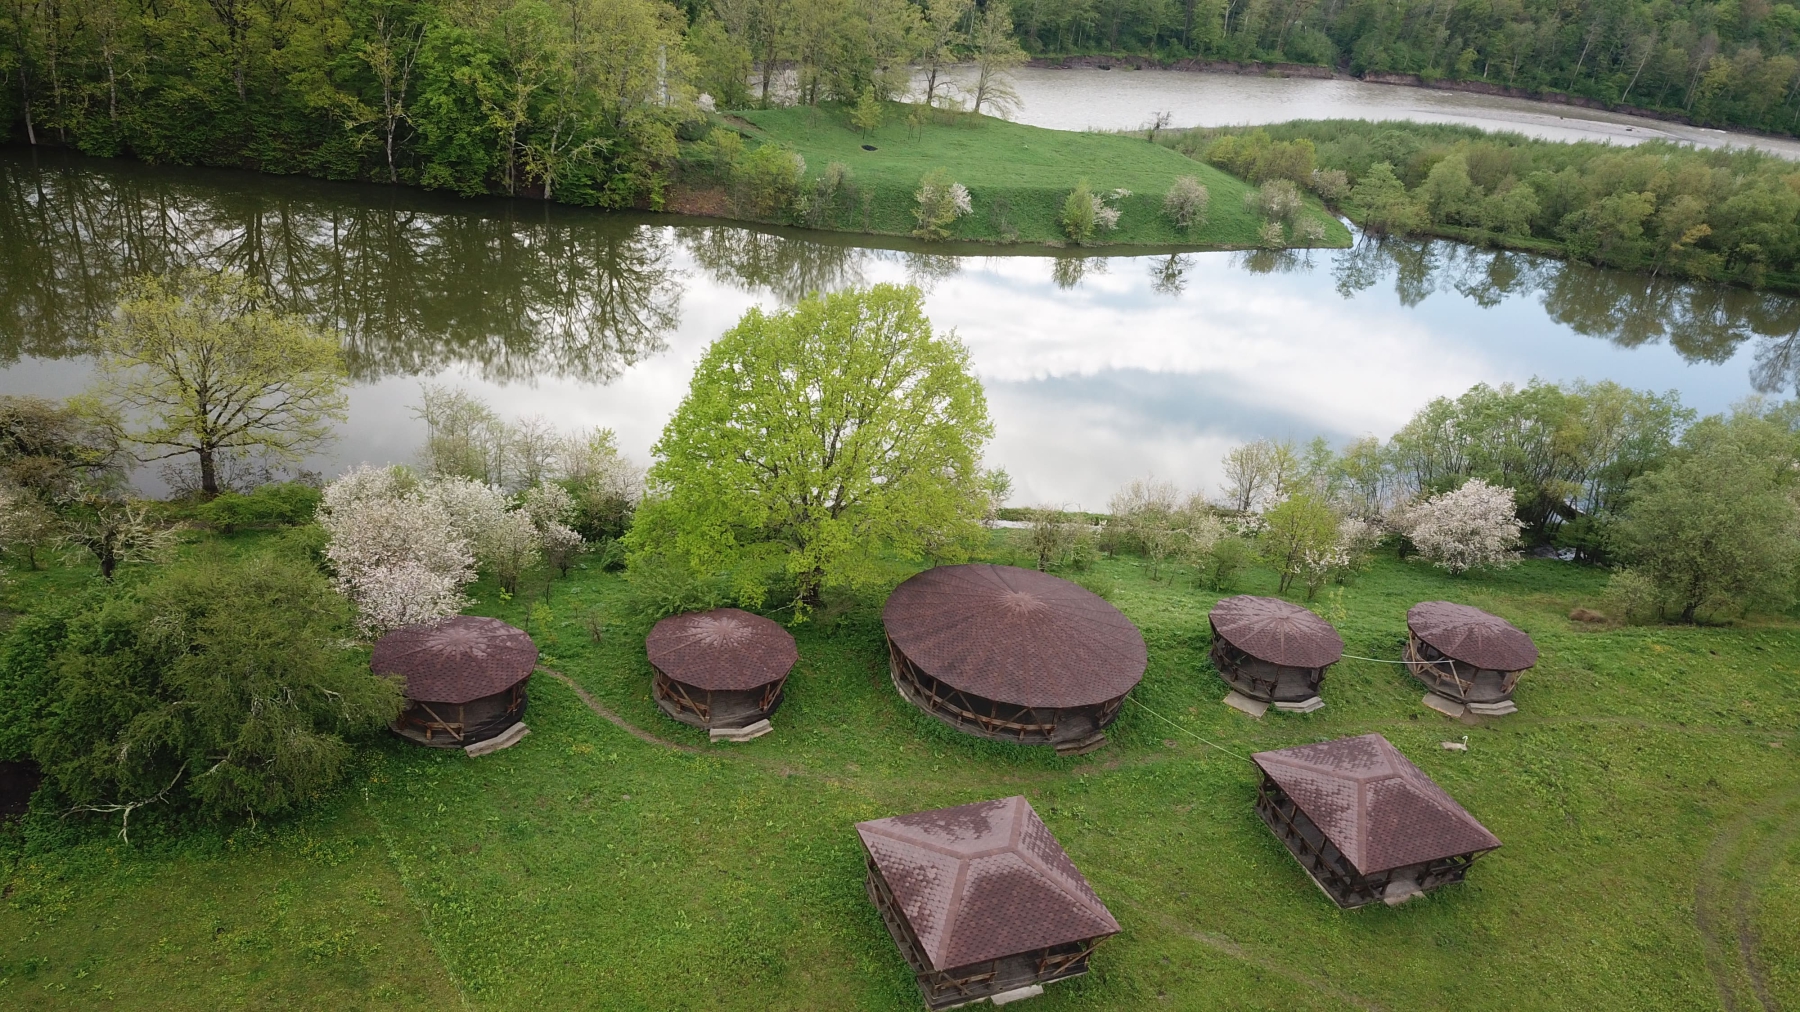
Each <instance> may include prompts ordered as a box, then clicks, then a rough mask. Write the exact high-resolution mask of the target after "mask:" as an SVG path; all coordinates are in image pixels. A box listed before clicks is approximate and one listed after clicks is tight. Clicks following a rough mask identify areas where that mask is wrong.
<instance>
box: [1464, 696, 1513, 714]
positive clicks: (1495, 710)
mask: <svg viewBox="0 0 1800 1012" xmlns="http://www.w3.org/2000/svg"><path fill="white" fill-rule="evenodd" d="M1469 712H1470V713H1473V714H1478V715H1480V716H1483V717H1504V716H1506V715H1507V714H1509V713H1518V712H1519V707H1518V704H1516V703H1514V702H1513V701H1512V700H1510V699H1502V700H1501V701H1500V702H1498V703H1470V704H1469Z"/></svg>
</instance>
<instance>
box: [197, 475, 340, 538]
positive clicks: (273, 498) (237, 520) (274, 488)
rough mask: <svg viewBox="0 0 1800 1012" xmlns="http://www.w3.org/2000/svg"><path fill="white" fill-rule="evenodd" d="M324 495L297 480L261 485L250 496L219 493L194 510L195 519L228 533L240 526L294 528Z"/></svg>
mask: <svg viewBox="0 0 1800 1012" xmlns="http://www.w3.org/2000/svg"><path fill="white" fill-rule="evenodd" d="M323 497H324V494H323V493H322V492H320V491H319V490H318V489H316V488H314V487H312V486H311V485H307V484H303V483H301V482H297V481H290V482H275V483H272V484H268V485H263V486H261V487H259V488H257V489H256V490H255V491H253V492H251V493H250V494H249V495H240V494H238V493H236V492H221V493H219V495H218V497H217V498H215V499H213V500H212V501H211V502H208V503H205V504H203V505H201V506H200V507H199V508H198V509H196V510H195V511H194V515H195V516H196V518H198V519H199V520H200V522H201V523H204V524H206V525H207V526H208V527H212V528H214V529H216V530H220V531H223V532H225V533H227V534H229V533H231V532H232V531H234V530H236V529H237V528H239V527H265V526H266V527H293V526H296V525H298V524H304V523H309V522H311V521H312V518H313V514H314V513H317V512H318V510H319V502H320V501H321V500H322V499H323Z"/></svg>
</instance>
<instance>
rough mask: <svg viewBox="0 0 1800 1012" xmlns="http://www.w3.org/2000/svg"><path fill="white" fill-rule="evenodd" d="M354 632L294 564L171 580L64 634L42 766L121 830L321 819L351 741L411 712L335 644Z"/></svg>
mask: <svg viewBox="0 0 1800 1012" xmlns="http://www.w3.org/2000/svg"><path fill="white" fill-rule="evenodd" d="M348 620H349V615H348V613H347V609H346V608H345V607H344V604H343V602H342V601H341V600H340V599H339V598H338V597H337V596H336V595H334V594H333V593H332V592H331V588H330V586H329V584H328V583H327V582H326V580H325V578H324V577H322V576H320V575H319V574H318V573H317V572H314V571H312V570H309V569H308V568H306V567H305V566H303V565H301V564H299V563H297V562H293V561H288V560H281V559H276V558H269V557H257V558H251V559H241V560H223V559H216V560H210V561H206V562H201V563H194V564H189V565H185V566H182V567H180V568H177V569H172V570H169V571H167V572H166V573H165V574H163V575H162V576H160V577H158V578H157V579H156V580H154V581H153V582H151V583H149V584H147V585H145V586H143V587H142V588H141V589H140V590H139V591H138V592H136V593H132V594H118V595H115V596H112V597H111V598H110V599H108V600H105V601H104V602H102V603H100V604H99V605H98V606H97V607H93V608H91V609H89V610H87V611H84V612H82V613H81V614H78V615H76V616H74V617H72V618H71V619H70V620H69V623H68V629H67V635H66V640H65V641H64V642H63V644H62V645H61V647H60V649H58V650H57V652H56V656H55V660H54V661H53V662H52V665H51V669H52V672H53V676H54V678H55V688H54V698H55V699H56V703H55V706H54V708H53V709H52V711H51V712H50V713H49V714H48V716H47V717H46V718H45V719H44V721H43V724H42V729H41V731H40V733H39V734H38V735H37V738H36V741H35V743H34V745H33V749H32V751H33V754H34V755H35V757H36V758H37V760H38V762H39V763H40V764H42V766H43V768H44V772H45V774H46V775H47V776H48V777H49V778H50V779H51V780H52V781H54V782H55V784H56V786H57V787H58V788H60V789H61V790H62V791H63V792H64V793H65V794H66V795H67V796H68V797H69V798H70V799H71V800H72V801H74V802H75V804H76V807H77V809H78V810H79V809H86V810H90V811H106V812H120V813H121V814H122V817H123V820H129V818H130V814H131V812H132V811H133V810H134V809H136V808H138V807H141V806H143V805H145V804H149V803H153V802H154V801H156V800H158V799H161V800H167V801H171V802H174V803H177V804H183V803H185V804H191V805H193V806H195V807H197V808H199V809H200V810H202V811H204V812H208V813H212V814H215V815H226V814H233V815H247V816H249V817H251V818H255V817H257V816H260V815H270V814H275V813H278V812H283V811H286V810H289V809H292V808H297V807H301V806H304V805H307V804H310V803H312V802H314V801H316V800H318V799H320V798H321V797H323V796H324V795H325V793H326V792H327V791H328V790H329V789H330V788H331V787H333V786H334V785H336V784H337V783H338V782H339V781H340V780H341V779H342V777H343V774H344V771H345V767H346V764H347V763H348V761H349V758H350V746H349V744H348V740H349V739H351V738H353V737H355V736H357V735H360V734H364V733H368V732H373V731H375V730H377V729H379V728H380V727H381V726H382V725H383V724H385V723H386V722H388V721H390V720H392V719H393V718H394V716H395V715H396V714H397V713H398V712H399V708H400V690H399V688H398V687H397V686H396V685H395V684H394V683H393V682H391V681H389V680H387V679H383V678H380V677H377V676H376V675H374V674H372V673H371V672H370V671H369V669H368V664H367V661H366V658H365V657H363V656H359V655H358V654H357V653H355V652H352V651H347V650H344V649H342V648H341V647H340V646H339V645H338V644H340V643H341V642H342V641H343V636H344V633H345V631H346V629H347V626H348V624H349V621H348ZM9 642H15V643H16V641H9Z"/></svg>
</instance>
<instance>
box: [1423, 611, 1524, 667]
mask: <svg viewBox="0 0 1800 1012" xmlns="http://www.w3.org/2000/svg"><path fill="white" fill-rule="evenodd" d="M1406 625H1407V628H1409V629H1411V630H1412V631H1413V634H1414V635H1416V636H1418V637H1419V638H1420V639H1422V640H1424V641H1425V642H1427V643H1429V644H1431V645H1432V646H1434V647H1436V648H1437V650H1438V652H1439V653H1441V654H1444V655H1445V656H1447V657H1451V658H1454V659H1456V660H1459V661H1462V662H1463V663H1465V664H1473V665H1475V666H1476V667H1478V668H1488V669H1491V670H1494V671H1523V670H1525V669H1526V668H1529V667H1531V666H1532V665H1534V664H1536V663H1537V659H1538V651H1537V644H1535V643H1533V642H1531V637H1530V636H1527V635H1525V633H1524V632H1523V631H1521V630H1520V629H1519V628H1517V627H1516V626H1514V625H1513V624H1512V623H1511V622H1508V621H1507V620H1505V619H1503V618H1501V617H1500V616H1498V615H1490V614H1488V613H1487V612H1485V611H1482V610H1481V609H1480V608H1471V607H1469V606H1468V605H1466V604H1452V603H1450V602H1449V601H1424V602H1421V603H1419V604H1415V605H1413V606H1412V608H1411V609H1409V610H1408V611H1407V613H1406Z"/></svg>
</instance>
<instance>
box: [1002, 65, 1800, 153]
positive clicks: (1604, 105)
mask: <svg viewBox="0 0 1800 1012" xmlns="http://www.w3.org/2000/svg"><path fill="white" fill-rule="evenodd" d="M1026 66H1029V67H1032V68H1034V69H1040V70H1166V71H1172V72H1176V73H1187V74H1231V75H1237V76H1249V77H1274V78H1310V79H1315V80H1338V81H1357V82H1361V83H1363V84H1383V85H1394V86H1398V87H1406V88H1422V89H1427V90H1431V91H1439V92H1460V93H1463V94H1469V95H1484V96H1487V97H1490V98H1508V99H1518V100H1522V101H1527V102H1536V103H1541V104H1543V105H1546V106H1551V107H1556V106H1562V107H1573V108H1578V109H1592V110H1600V111H1604V112H1607V113H1612V114H1614V115H1618V116H1631V117H1635V118H1638V119H1645V120H1656V121H1659V122H1663V123H1679V124H1682V125H1684V126H1691V127H1698V128H1702V129H1708V130H1720V131H1730V132H1732V133H1736V134H1742V135H1744V136H1745V137H1761V138H1772V139H1776V140H1781V141H1789V142H1792V141H1794V140H1795V139H1796V137H1800V135H1797V134H1795V133H1794V132H1792V131H1769V130H1759V129H1757V128H1755V127H1751V126H1745V125H1742V124H1737V123H1730V122H1724V121H1714V120H1712V119H1709V118H1706V117H1703V116H1694V115H1692V114H1691V113H1689V112H1687V111H1684V110H1681V109H1675V108H1663V107H1656V106H1642V105H1633V104H1630V103H1623V102H1605V101H1602V100H1600V99H1597V98H1592V97H1589V96H1586V95H1577V94H1574V93H1571V92H1567V91H1562V90H1559V89H1556V88H1519V87H1512V86H1508V85H1504V84H1495V83H1493V82H1491V81H1486V80H1480V79H1467V78H1460V77H1445V76H1442V75H1432V74H1410V73H1396V72H1393V71H1375V70H1369V71H1363V72H1362V73H1360V74H1359V73H1353V72H1351V71H1350V70H1349V69H1348V68H1345V67H1328V66H1323V65H1320V64H1312V63H1289V62H1281V61H1262V60H1209V59H1205V58H1203V57H1184V58H1181V59H1175V60H1169V59H1159V58H1156V57H1151V56H1145V55H1142V54H1132V53H1089V54H1077V55H1068V56H1048V57H1034V58H1032V59H1031V60H1029V61H1027V63H1026Z"/></svg>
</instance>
